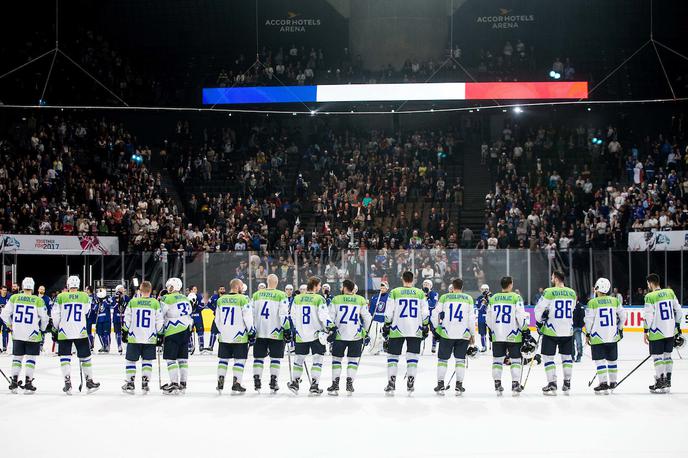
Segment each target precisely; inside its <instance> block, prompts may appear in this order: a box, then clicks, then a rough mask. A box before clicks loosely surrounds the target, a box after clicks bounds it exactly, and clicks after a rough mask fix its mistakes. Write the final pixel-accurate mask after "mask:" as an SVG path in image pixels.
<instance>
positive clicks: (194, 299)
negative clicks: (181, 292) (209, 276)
mask: <svg viewBox="0 0 688 458" xmlns="http://www.w3.org/2000/svg"><path fill="white" fill-rule="evenodd" d="M186 298H187V299H188V300H189V303H191V305H196V303H197V302H198V296H196V295H195V294H194V293H189V294H188V295H187V296H186Z"/></svg>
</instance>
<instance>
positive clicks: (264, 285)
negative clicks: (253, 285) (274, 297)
mask: <svg viewBox="0 0 688 458" xmlns="http://www.w3.org/2000/svg"><path fill="white" fill-rule="evenodd" d="M265 288H267V285H266V284H265V283H263V282H260V283H258V289H265Z"/></svg>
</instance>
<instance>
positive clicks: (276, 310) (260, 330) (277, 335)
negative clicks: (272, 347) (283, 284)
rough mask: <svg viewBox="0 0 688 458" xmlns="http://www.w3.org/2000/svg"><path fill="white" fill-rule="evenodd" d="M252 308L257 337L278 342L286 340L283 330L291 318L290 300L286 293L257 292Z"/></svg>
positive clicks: (266, 290) (271, 290)
mask: <svg viewBox="0 0 688 458" xmlns="http://www.w3.org/2000/svg"><path fill="white" fill-rule="evenodd" d="M251 308H252V309H253V324H254V326H255V327H256V337H258V338H259V339H277V340H282V339H283V338H284V336H283V333H282V328H283V327H285V324H286V323H287V319H288V317H289V299H288V298H287V294H286V293H285V292H283V291H280V290H277V289H261V290H260V291H256V292H255V293H253V297H252V298H251ZM287 326H288V325H287Z"/></svg>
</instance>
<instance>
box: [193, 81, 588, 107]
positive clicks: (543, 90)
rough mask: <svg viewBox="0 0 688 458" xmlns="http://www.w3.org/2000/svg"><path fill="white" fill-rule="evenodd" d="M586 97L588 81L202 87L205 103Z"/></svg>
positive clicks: (562, 98)
mask: <svg viewBox="0 0 688 458" xmlns="http://www.w3.org/2000/svg"><path fill="white" fill-rule="evenodd" d="M587 98H588V83H587V82H586V81H556V82H534V83H520V82H519V83H509V82H507V83H407V84H405V83H400V84H328V85H318V86H257V87H254V86H252V87H213V88H204V89H203V104H204V105H236V104H253V103H260V104H263V103H297V102H382V101H403V100H546V99H559V100H565V99H575V100H577V99H587Z"/></svg>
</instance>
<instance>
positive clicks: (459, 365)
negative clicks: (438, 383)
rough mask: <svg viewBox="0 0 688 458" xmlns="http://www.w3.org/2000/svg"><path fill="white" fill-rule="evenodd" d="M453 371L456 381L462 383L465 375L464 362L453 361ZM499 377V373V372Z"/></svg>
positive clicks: (460, 360) (463, 360) (459, 360)
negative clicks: (454, 370) (454, 371)
mask: <svg viewBox="0 0 688 458" xmlns="http://www.w3.org/2000/svg"><path fill="white" fill-rule="evenodd" d="M454 369H456V381H457V382H463V378H464V376H465V375H466V360H465V359H457V360H455V361H454ZM500 375H501V371H500Z"/></svg>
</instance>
